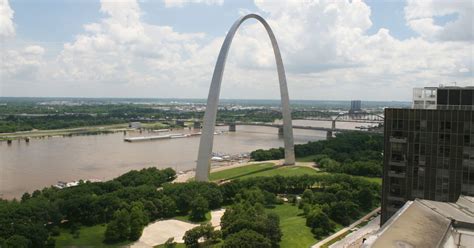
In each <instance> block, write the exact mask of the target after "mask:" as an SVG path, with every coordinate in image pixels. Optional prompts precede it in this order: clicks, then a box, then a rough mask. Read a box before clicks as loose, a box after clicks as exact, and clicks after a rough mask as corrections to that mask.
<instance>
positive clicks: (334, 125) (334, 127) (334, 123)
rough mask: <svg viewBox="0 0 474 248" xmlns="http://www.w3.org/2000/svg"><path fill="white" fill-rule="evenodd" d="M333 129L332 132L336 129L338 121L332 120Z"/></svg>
mask: <svg viewBox="0 0 474 248" xmlns="http://www.w3.org/2000/svg"><path fill="white" fill-rule="evenodd" d="M331 128H332V130H334V129H336V120H332V125H331Z"/></svg>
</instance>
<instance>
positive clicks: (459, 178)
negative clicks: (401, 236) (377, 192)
mask: <svg viewBox="0 0 474 248" xmlns="http://www.w3.org/2000/svg"><path fill="white" fill-rule="evenodd" d="M429 90H430V91H431V90H432V88H430V89H429ZM445 90H447V89H445V88H438V89H436V90H435V91H434V92H433V91H431V92H430V95H429V96H428V98H429V99H428V100H426V99H425V102H423V103H421V102H415V101H414V105H413V106H414V108H413V109H386V110H385V125H384V128H385V149H384V170H383V187H382V216H381V224H383V223H385V222H386V221H387V220H388V219H389V218H390V217H391V216H392V215H393V214H394V213H395V212H397V211H398V209H400V208H401V207H402V206H403V205H404V204H405V202H406V201H408V200H414V199H416V198H419V199H428V200H435V201H442V202H455V201H456V200H457V199H458V197H459V195H461V194H464V195H474V111H473V109H471V108H472V107H473V106H474V104H473V103H472V97H473V96H474V88H456V89H455V90H456V91H457V93H454V94H452V93H447V94H448V95H450V94H452V96H453V98H455V97H456V96H462V95H463V96H465V98H461V97H459V98H458V100H453V102H450V101H447V103H448V104H443V103H445V102H446V101H445V99H443V97H444V96H445V95H446V94H445V92H444V91H445ZM448 90H449V91H451V90H453V89H451V88H450V89H448ZM431 93H433V94H435V97H434V98H433V97H432V95H433V94H431ZM414 99H418V101H420V100H419V99H420V98H418V97H417V96H414ZM433 99H434V100H433ZM463 99H464V100H465V101H463ZM468 100H471V102H470V105H467V104H466V105H464V104H461V103H468ZM426 101H428V103H427V102H426ZM449 103H454V104H449ZM456 103H457V104H456Z"/></svg>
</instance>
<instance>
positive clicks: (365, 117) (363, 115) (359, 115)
mask: <svg viewBox="0 0 474 248" xmlns="http://www.w3.org/2000/svg"><path fill="white" fill-rule="evenodd" d="M299 112H303V111H299ZM314 112H318V113H325V112H321V111H314ZM293 120H314V121H330V122H331V127H315V126H302V125H293V128H294V129H306V130H315V131H323V132H327V137H328V138H330V137H332V136H333V134H334V133H336V132H348V131H359V130H355V129H342V128H337V127H336V122H357V123H378V124H379V127H375V128H369V129H367V130H365V131H364V132H372V133H382V132H383V130H381V128H380V125H381V124H383V121H384V117H383V116H381V115H378V114H373V113H368V112H364V111H359V112H355V113H343V114H339V115H337V116H332V117H330V116H324V117H323V116H322V117H308V118H297V119H293ZM132 121H142V122H147V121H160V122H166V123H174V124H176V125H178V126H184V123H185V122H193V123H194V128H201V125H202V121H201V120H199V119H187V120H186V119H163V118H160V119H136V120H132ZM217 125H220V126H229V131H231V132H235V131H236V130H237V128H236V126H238V125H240V126H261V127H274V128H278V133H279V135H283V125H282V124H275V123H263V122H226V123H220V124H217Z"/></svg>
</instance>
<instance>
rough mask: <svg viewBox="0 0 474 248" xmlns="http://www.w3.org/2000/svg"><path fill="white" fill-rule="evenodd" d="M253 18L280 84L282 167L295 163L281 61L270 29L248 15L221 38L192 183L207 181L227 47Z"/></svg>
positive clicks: (287, 99) (287, 98)
mask: <svg viewBox="0 0 474 248" xmlns="http://www.w3.org/2000/svg"><path fill="white" fill-rule="evenodd" d="M250 18H254V19H257V20H258V21H259V22H260V23H262V25H263V26H264V27H265V30H266V31H267V33H268V36H269V37H270V40H271V42H272V47H273V52H274V54H275V60H276V65H277V71H278V80H279V81H280V94H281V104H282V115H283V138H284V142H285V164H288V165H290V164H294V163H295V152H294V141H293V127H292V124H291V113H290V99H289V95H288V87H287V85H286V76H285V68H284V67H283V61H282V59H281V54H280V49H279V48H278V43H277V41H276V39H275V35H274V34H273V31H272V29H271V28H270V26H269V25H268V23H267V22H266V21H265V20H264V19H263V18H262V17H261V16H259V15H256V14H249V15H246V16H243V17H241V18H239V19H238V20H237V21H235V23H234V24H233V25H232V27H231V28H230V30H229V32H228V33H227V36H226V37H225V40H224V43H223V44H222V47H221V50H220V52H219V57H218V58H217V62H216V66H215V68H214V74H213V75H212V81H211V87H210V89H209V95H208V98H207V108H206V113H205V115H204V123H203V129H202V135H201V140H200V143H199V153H198V160H197V168H196V180H197V181H208V180H209V170H210V159H211V153H212V145H213V142H214V128H215V123H216V115H217V105H218V103H219V93H220V90H221V82H222V75H223V73H224V68H225V61H226V58H227V54H228V52H229V48H230V44H231V43H232V39H233V38H234V35H235V33H236V32H237V29H238V28H239V26H240V24H242V23H243V22H244V21H245V20H247V19H250Z"/></svg>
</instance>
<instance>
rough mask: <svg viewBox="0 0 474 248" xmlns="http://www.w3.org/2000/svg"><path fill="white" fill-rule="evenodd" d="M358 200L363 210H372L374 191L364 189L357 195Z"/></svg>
mask: <svg viewBox="0 0 474 248" xmlns="http://www.w3.org/2000/svg"><path fill="white" fill-rule="evenodd" d="M357 199H358V201H359V205H360V207H361V208H362V209H363V210H366V211H367V210H370V209H372V206H373V204H374V195H373V194H372V191H371V190H370V189H368V188H362V189H361V190H360V191H359V192H358V193H357Z"/></svg>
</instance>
